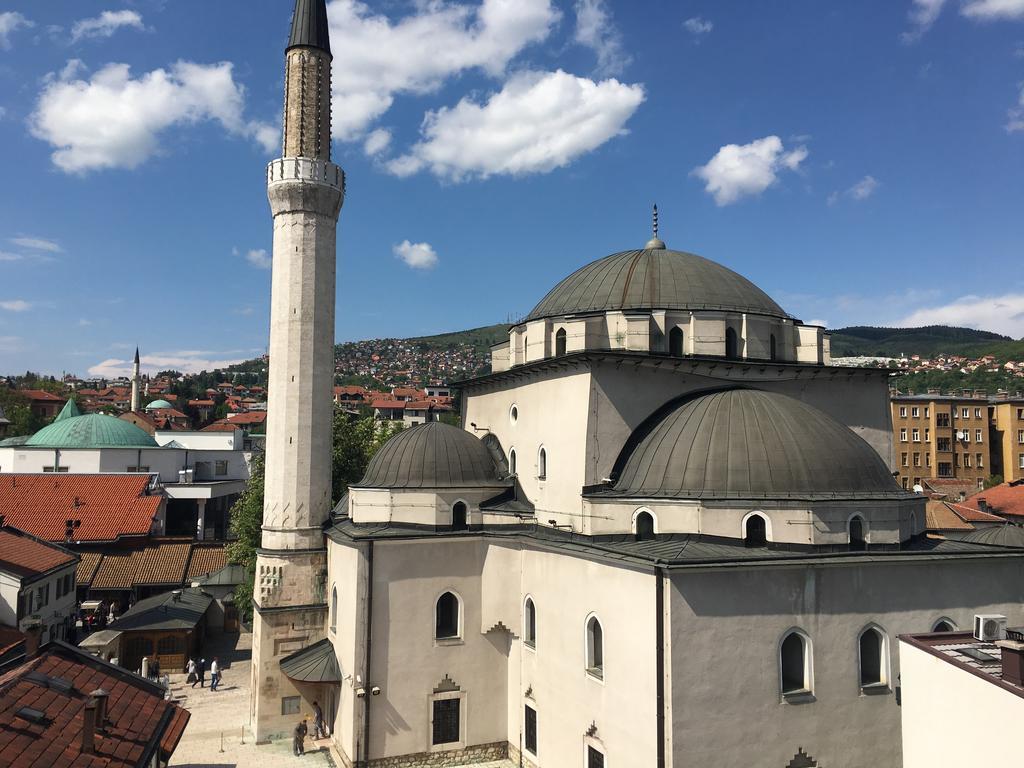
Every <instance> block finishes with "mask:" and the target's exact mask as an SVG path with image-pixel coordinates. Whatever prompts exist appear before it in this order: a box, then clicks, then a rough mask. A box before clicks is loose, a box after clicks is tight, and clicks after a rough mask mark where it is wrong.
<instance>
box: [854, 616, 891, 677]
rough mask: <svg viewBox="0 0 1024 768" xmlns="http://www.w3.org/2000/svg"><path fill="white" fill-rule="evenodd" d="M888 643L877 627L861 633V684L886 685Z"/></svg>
mask: <svg viewBox="0 0 1024 768" xmlns="http://www.w3.org/2000/svg"><path fill="white" fill-rule="evenodd" d="M885 649H886V642H885V635H883V634H882V633H881V632H880V631H879V630H878V628H877V627H868V628H867V629H865V630H864V631H863V632H861V633H860V642H859V651H858V652H859V654H860V684H861V686H869V685H885V683H886V682H887V680H886V669H885V661H886V650H885Z"/></svg>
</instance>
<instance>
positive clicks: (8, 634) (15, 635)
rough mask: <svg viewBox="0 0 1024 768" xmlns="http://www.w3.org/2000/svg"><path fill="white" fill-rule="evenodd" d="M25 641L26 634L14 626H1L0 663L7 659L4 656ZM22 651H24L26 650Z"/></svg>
mask: <svg viewBox="0 0 1024 768" xmlns="http://www.w3.org/2000/svg"><path fill="white" fill-rule="evenodd" d="M23 642H25V635H23V634H22V633H21V632H19V631H18V630H16V629H15V628H14V627H3V626H0V663H2V662H3V661H5V660H6V659H5V658H4V657H5V656H7V655H8V654H9V653H11V651H13V650H15V649H16V648H17V647H18V646H19V645H21V644H22V643H23ZM21 652H22V653H23V652H24V650H22V651H21Z"/></svg>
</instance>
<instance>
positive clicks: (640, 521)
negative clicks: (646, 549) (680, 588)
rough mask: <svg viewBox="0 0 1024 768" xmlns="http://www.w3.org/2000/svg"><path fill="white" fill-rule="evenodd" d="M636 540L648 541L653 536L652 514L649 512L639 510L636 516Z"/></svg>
mask: <svg viewBox="0 0 1024 768" xmlns="http://www.w3.org/2000/svg"><path fill="white" fill-rule="evenodd" d="M635 530H636V540H637V541H650V540H651V539H653V538H654V516H653V515H652V514H651V513H650V512H641V513H640V514H638V515H637V516H636V524H635Z"/></svg>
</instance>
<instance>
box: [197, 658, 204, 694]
mask: <svg viewBox="0 0 1024 768" xmlns="http://www.w3.org/2000/svg"><path fill="white" fill-rule="evenodd" d="M196 674H197V675H199V687H200V688H205V687H206V659H200V660H199V663H198V664H197V665H196Z"/></svg>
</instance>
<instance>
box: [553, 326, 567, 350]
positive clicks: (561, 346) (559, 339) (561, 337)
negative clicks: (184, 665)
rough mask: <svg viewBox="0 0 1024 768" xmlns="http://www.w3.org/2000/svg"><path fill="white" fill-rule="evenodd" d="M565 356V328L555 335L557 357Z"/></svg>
mask: <svg viewBox="0 0 1024 768" xmlns="http://www.w3.org/2000/svg"><path fill="white" fill-rule="evenodd" d="M564 354H565V328H559V329H558V331H557V333H555V356H556V357H561V356H562V355H564Z"/></svg>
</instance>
